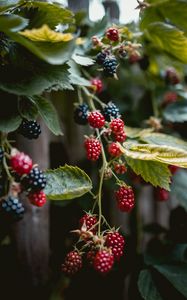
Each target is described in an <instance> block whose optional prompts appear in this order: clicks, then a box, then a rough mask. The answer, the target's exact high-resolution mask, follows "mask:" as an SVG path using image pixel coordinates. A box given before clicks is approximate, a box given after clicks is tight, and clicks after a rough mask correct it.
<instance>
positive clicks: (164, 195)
mask: <svg viewBox="0 0 187 300" xmlns="http://www.w3.org/2000/svg"><path fill="white" fill-rule="evenodd" d="M156 199H157V201H159V202H164V201H167V200H168V199H169V192H168V191H167V190H165V189H162V188H160V189H158V190H157V198H156Z"/></svg>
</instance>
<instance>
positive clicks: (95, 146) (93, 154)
mask: <svg viewBox="0 0 187 300" xmlns="http://www.w3.org/2000/svg"><path fill="white" fill-rule="evenodd" d="M84 146H85V149H86V152H87V158H88V159H89V160H93V161H95V160H98V158H99V156H100V154H101V144H100V142H99V141H98V140H97V139H95V138H88V139H86V140H85V142H84Z"/></svg>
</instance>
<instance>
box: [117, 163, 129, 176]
mask: <svg viewBox="0 0 187 300" xmlns="http://www.w3.org/2000/svg"><path fill="white" fill-rule="evenodd" d="M114 171H115V172H116V173H117V174H125V173H126V172H127V168H126V166H125V165H124V164H118V163H116V164H115V165H114Z"/></svg>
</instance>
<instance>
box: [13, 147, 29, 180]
mask: <svg viewBox="0 0 187 300" xmlns="http://www.w3.org/2000/svg"><path fill="white" fill-rule="evenodd" d="M10 165H11V167H12V169H13V171H14V172H16V173H17V174H18V175H23V174H28V173H30V171H31V169H32V159H31V158H30V157H29V156H28V155H26V154H25V153H23V152H18V153H16V154H15V155H13V156H12V157H11V158H10Z"/></svg>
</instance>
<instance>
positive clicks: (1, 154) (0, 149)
mask: <svg viewBox="0 0 187 300" xmlns="http://www.w3.org/2000/svg"><path fill="white" fill-rule="evenodd" d="M3 156H4V151H3V149H2V148H1V147H0V162H1V161H2V160H3Z"/></svg>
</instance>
